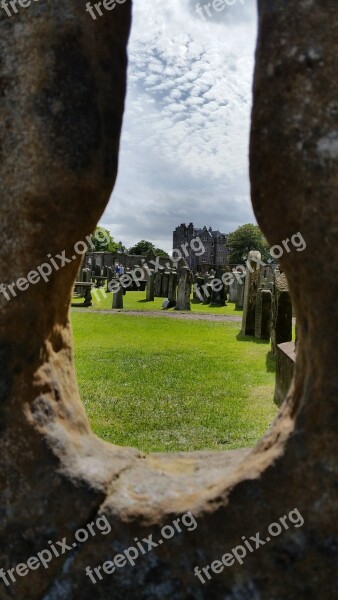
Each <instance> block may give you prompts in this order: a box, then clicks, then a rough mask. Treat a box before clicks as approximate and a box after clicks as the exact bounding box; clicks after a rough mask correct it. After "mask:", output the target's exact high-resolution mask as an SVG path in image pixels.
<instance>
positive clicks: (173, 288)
mask: <svg viewBox="0 0 338 600" xmlns="http://www.w3.org/2000/svg"><path fill="white" fill-rule="evenodd" d="M176 297H177V272H176V271H171V273H170V275H169V285H168V300H169V302H176Z"/></svg>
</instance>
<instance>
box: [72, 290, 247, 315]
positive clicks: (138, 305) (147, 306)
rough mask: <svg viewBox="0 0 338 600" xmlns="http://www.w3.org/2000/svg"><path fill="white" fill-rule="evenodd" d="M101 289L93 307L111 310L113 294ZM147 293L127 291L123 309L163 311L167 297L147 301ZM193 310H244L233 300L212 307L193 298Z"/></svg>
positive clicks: (224, 312)
mask: <svg viewBox="0 0 338 600" xmlns="http://www.w3.org/2000/svg"><path fill="white" fill-rule="evenodd" d="M101 290H103V288H99V289H98V294H97V296H95V294H94V293H93V308H94V309H98V310H110V309H111V307H112V297H113V295H112V293H110V292H109V293H107V294H106V297H103V295H101V294H102V291H101ZM145 295H146V293H145V292H127V293H126V294H125V296H123V310H146V311H149V310H151V311H163V309H162V304H163V302H164V300H165V298H155V300H154V301H153V302H147V301H146V300H145ZM191 298H192V296H191ZM73 300H74V302H78V303H79V304H80V303H81V302H82V299H79V298H74V299H73ZM163 312H164V311H163ZM167 312H175V311H174V309H170V310H169V311H167ZM191 312H198V313H201V312H202V313H207V314H216V315H229V316H237V317H242V311H241V310H236V308H235V304H234V303H232V302H229V303H228V302H227V306H221V307H217V306H213V307H210V306H209V305H208V304H201V303H200V302H196V303H195V302H194V300H193V299H192V300H191Z"/></svg>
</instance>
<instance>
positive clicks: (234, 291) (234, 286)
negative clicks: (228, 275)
mask: <svg viewBox="0 0 338 600" xmlns="http://www.w3.org/2000/svg"><path fill="white" fill-rule="evenodd" d="M237 298H238V281H237V279H235V278H234V280H233V282H232V283H231V284H230V285H229V302H237Z"/></svg>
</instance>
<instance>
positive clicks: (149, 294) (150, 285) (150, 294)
mask: <svg viewBox="0 0 338 600" xmlns="http://www.w3.org/2000/svg"><path fill="white" fill-rule="evenodd" d="M154 299H155V275H154V273H153V272H151V273H147V286H146V300H147V302H153V301H154Z"/></svg>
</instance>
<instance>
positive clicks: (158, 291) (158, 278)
mask: <svg viewBox="0 0 338 600" xmlns="http://www.w3.org/2000/svg"><path fill="white" fill-rule="evenodd" d="M163 271H164V268H163V267H159V268H158V271H157V272H156V273H155V296H156V297H157V298H162V297H163V296H162V280H163V277H162V274H163Z"/></svg>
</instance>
